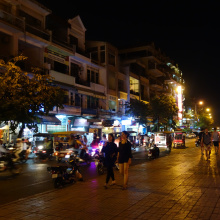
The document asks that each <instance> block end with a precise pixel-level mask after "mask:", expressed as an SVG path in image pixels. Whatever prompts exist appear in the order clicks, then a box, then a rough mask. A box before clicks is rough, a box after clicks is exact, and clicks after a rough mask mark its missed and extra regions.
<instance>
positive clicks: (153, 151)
mask: <svg viewBox="0 0 220 220" xmlns="http://www.w3.org/2000/svg"><path fill="white" fill-rule="evenodd" d="M159 155H160V149H159V147H157V145H156V144H154V145H153V146H152V147H150V149H149V150H148V152H147V157H148V158H149V159H156V158H158V157H159Z"/></svg>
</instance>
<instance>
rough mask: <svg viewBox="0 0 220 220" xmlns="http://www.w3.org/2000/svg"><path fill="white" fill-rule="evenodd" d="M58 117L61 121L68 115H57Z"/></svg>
mask: <svg viewBox="0 0 220 220" xmlns="http://www.w3.org/2000/svg"><path fill="white" fill-rule="evenodd" d="M56 117H57V118H58V119H60V120H62V119H63V118H66V115H56Z"/></svg>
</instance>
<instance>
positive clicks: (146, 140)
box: [144, 134, 150, 151]
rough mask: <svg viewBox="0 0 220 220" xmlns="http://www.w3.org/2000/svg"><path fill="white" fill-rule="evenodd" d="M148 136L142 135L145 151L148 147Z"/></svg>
mask: <svg viewBox="0 0 220 220" xmlns="http://www.w3.org/2000/svg"><path fill="white" fill-rule="evenodd" d="M149 140H150V138H149V136H148V135H147V134H145V135H144V142H145V151H146V150H147V148H148V146H149Z"/></svg>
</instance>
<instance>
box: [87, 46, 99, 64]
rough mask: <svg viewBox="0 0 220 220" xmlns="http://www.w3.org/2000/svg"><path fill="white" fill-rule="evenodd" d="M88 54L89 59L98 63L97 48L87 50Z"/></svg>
mask: <svg viewBox="0 0 220 220" xmlns="http://www.w3.org/2000/svg"><path fill="white" fill-rule="evenodd" d="M88 52H89V54H90V58H91V59H92V60H93V61H98V47H92V48H89V49H88Z"/></svg>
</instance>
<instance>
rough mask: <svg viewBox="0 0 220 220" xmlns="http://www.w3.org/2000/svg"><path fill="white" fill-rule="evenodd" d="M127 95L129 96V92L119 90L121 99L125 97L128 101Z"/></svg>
mask: <svg viewBox="0 0 220 220" xmlns="http://www.w3.org/2000/svg"><path fill="white" fill-rule="evenodd" d="M127 97H128V94H127V93H126V92H121V91H119V92H118V98H119V99H124V100H126V101H127Z"/></svg>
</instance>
